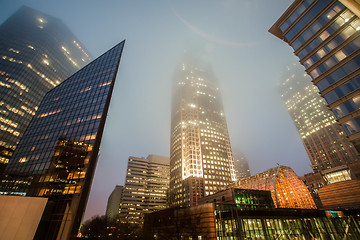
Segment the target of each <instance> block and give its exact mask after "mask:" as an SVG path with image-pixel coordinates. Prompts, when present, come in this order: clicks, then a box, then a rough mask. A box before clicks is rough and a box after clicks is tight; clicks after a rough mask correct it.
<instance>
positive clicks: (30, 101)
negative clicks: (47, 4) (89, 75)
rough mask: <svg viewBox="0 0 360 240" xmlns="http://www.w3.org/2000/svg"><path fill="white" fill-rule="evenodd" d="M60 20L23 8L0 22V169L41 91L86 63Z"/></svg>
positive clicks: (81, 49)
mask: <svg viewBox="0 0 360 240" xmlns="http://www.w3.org/2000/svg"><path fill="white" fill-rule="evenodd" d="M90 60H91V58H90V56H89V54H88V53H87V50H86V49H85V48H84V47H83V46H82V44H81V43H80V41H79V40H78V39H77V38H76V37H75V36H74V35H73V34H72V33H71V31H70V30H69V29H68V28H67V27H66V26H65V25H64V24H63V23H62V22H61V21H60V20H59V19H56V18H54V17H51V16H48V15H46V14H44V13H41V12H39V11H36V10H34V9H31V8H28V7H22V8H20V9H19V10H18V11H17V12H16V13H14V14H13V15H12V16H11V17H10V18H9V19H8V20H6V21H5V22H4V23H3V24H2V25H1V26H0V172H1V165H3V166H5V165H6V163H7V162H8V161H9V159H10V157H11V155H12V154H13V151H14V150H15V148H16V146H17V144H18V143H19V141H20V139H21V137H22V136H23V134H24V132H25V130H26V128H27V126H28V124H29V123H30V121H31V119H32V118H33V116H34V115H35V112H36V110H37V109H38V107H39V104H40V102H41V100H42V98H43V97H44V95H45V93H47V92H48V91H49V90H51V89H52V88H54V87H55V86H57V85H58V84H60V83H61V82H62V81H63V80H65V79H66V78H68V77H69V76H70V75H72V74H73V73H75V72H76V71H78V70H79V69H80V68H81V67H83V66H85V65H86V64H88V63H89V62H90Z"/></svg>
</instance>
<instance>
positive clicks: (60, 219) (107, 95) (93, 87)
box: [2, 41, 125, 239]
mask: <svg viewBox="0 0 360 240" xmlns="http://www.w3.org/2000/svg"><path fill="white" fill-rule="evenodd" d="M124 43H125V42H124V41H123V42H121V43H119V44H118V45H116V46H115V47H113V48H112V49H110V50H109V51H107V52H106V53H104V54H103V55H101V56H100V57H98V58H97V59H96V60H94V61H93V62H91V63H90V64H88V65H87V66H85V67H84V68H82V69H81V70H80V71H78V72H77V73H75V74H74V75H72V76H71V77H70V78H68V79H67V80H65V81H63V82H62V83H61V84H60V85H59V86H57V87H56V88H54V89H52V90H51V91H50V92H48V93H47V94H46V95H45V97H44V98H43V100H42V103H41V104H40V107H39V110H38V111H37V112H36V114H35V116H34V118H33V120H32V121H31V123H30V125H29V127H28V129H27V130H26V132H25V134H24V136H23V138H22V139H21V141H20V143H19V145H18V147H17V148H16V150H15V152H14V155H13V157H12V158H11V160H10V162H9V164H8V166H7V168H6V170H5V173H6V177H5V178H4V179H3V182H2V188H3V189H4V190H3V191H4V192H6V193H7V194H18V195H25V196H34V197H35V196H36V197H46V198H48V204H47V210H45V212H46V214H44V216H43V219H42V221H41V224H40V226H39V227H38V230H37V232H36V235H35V238H36V239H69V238H70V237H74V236H76V234H77V231H78V227H79V225H80V221H81V219H82V215H83V212H84V209H85V205H86V202H87V198H88V195H89V191H90V186H91V182H92V178H93V175H94V172H95V167H96V163H97V158H98V153H99V147H100V142H101V138H102V133H103V129H104V125H105V120H106V116H107V112H108V108H109V104H110V99H111V95H112V90H113V88H114V83H115V77H116V73H117V70H118V67H119V63H120V57H121V53H122V50H123V46H124Z"/></svg>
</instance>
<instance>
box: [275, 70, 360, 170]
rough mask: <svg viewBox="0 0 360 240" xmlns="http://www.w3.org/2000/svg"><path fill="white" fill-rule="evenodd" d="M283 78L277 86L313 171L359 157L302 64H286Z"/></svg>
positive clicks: (343, 163) (348, 161) (329, 167)
mask: <svg viewBox="0 0 360 240" xmlns="http://www.w3.org/2000/svg"><path fill="white" fill-rule="evenodd" d="M284 78H285V80H284V81H283V82H282V84H281V85H280V87H279V90H280V94H281V99H282V100H283V102H284V104H285V106H286V108H287V110H288V112H289V114H290V116H291V118H292V120H293V121H294V124H295V127H296V129H297V130H298V132H299V135H300V138H301V141H302V142H303V144H304V147H305V149H306V152H307V154H308V156H309V159H310V162H311V168H312V169H313V171H314V172H319V171H324V170H328V169H331V168H335V167H338V166H342V165H345V164H350V163H352V162H354V161H358V160H359V158H358V156H357V153H356V150H355V148H354V146H353V145H352V144H351V143H350V142H349V140H348V139H347V138H346V134H345V133H344V131H343V130H342V128H341V127H340V126H339V125H338V124H337V123H336V119H335V116H334V114H333V113H332V112H331V111H330V110H329V109H328V107H327V103H326V101H325V100H324V99H323V98H322V97H321V96H320V95H319V90H318V89H317V87H316V86H314V85H313V84H312V82H311V78H310V77H309V76H308V75H307V74H306V73H304V70H303V69H301V66H297V65H296V64H293V65H291V66H288V67H287V70H286V71H285V76H284Z"/></svg>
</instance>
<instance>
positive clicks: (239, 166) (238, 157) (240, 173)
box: [233, 150, 251, 180]
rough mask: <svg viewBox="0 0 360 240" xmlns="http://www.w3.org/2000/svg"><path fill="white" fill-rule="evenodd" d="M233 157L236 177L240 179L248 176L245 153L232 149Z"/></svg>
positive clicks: (248, 170)
mask: <svg viewBox="0 0 360 240" xmlns="http://www.w3.org/2000/svg"><path fill="white" fill-rule="evenodd" d="M233 159H234V170H235V175H236V179H238V180H240V179H243V178H248V177H250V176H251V174H250V169H249V162H248V160H247V159H246V157H245V155H244V154H242V153H240V152H238V151H234V150H233Z"/></svg>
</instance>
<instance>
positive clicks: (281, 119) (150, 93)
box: [0, 0, 311, 219]
mask: <svg viewBox="0 0 360 240" xmlns="http://www.w3.org/2000/svg"><path fill="white" fill-rule="evenodd" d="M291 2H292V1H285V0H278V1H274V2H271V3H269V2H267V1H243V2H241V3H237V2H235V1H230V0H229V1H224V2H222V3H217V2H210V3H208V4H206V5H205V6H204V4H203V3H204V2H201V1H200V2H197V3H190V2H184V3H182V4H179V3H176V2H175V1H161V4H159V6H156V7H155V6H153V5H152V4H150V3H147V2H142V4H140V5H139V4H137V3H124V4H123V5H122V4H120V3H118V2H117V1H110V2H109V3H108V4H106V5H103V4H100V3H96V2H91V4H88V5H89V6H87V7H85V8H84V2H81V1H79V2H76V3H71V6H72V7H71V8H70V7H69V6H68V4H70V2H66V1H65V2H62V3H47V2H45V1H20V0H19V1H4V2H3V3H2V8H1V9H0V11H1V13H2V15H1V17H0V20H1V21H4V20H5V19H6V18H7V17H8V16H9V15H11V14H12V13H13V12H14V11H16V10H17V8H18V7H20V6H21V5H22V4H26V5H28V6H30V7H33V8H35V9H37V10H40V11H43V12H46V13H47V14H49V15H53V16H55V17H57V18H59V19H61V20H62V21H64V23H65V24H66V25H68V26H69V28H70V29H71V30H72V32H73V33H74V34H75V35H77V37H78V38H79V40H80V41H81V42H83V44H84V45H85V46H86V47H87V49H88V50H89V51H90V53H91V54H92V55H93V56H94V57H96V56H98V55H99V54H100V53H101V52H103V51H104V50H105V49H107V48H109V47H110V46H112V45H114V44H115V43H116V42H117V41H119V40H122V39H123V38H126V39H127V48H126V49H125V51H124V55H123V60H124V59H125V60H124V61H123V62H122V69H121V70H120V71H119V77H121V78H122V79H125V80H124V81H123V82H122V84H121V86H120V84H119V85H118V86H115V89H114V96H113V103H112V104H111V106H110V110H109V116H108V122H107V125H106V128H105V132H104V138H103V145H102V148H101V155H100V158H99V165H98V168H97V173H96V175H95V179H94V185H93V192H92V193H91V196H90V199H89V206H88V207H89V209H88V210H89V212H88V213H87V215H86V216H85V219H86V218H89V217H91V216H93V215H95V214H104V212H105V208H106V197H104V196H109V194H110V193H111V191H112V190H113V187H114V186H115V185H116V184H123V183H124V179H125V171H126V167H125V166H126V161H127V157H128V156H130V155H135V156H139V157H140V156H147V154H148V153H149V152H152V153H155V154H159V155H165V156H166V155H169V148H170V147H169V139H170V136H169V129H170V116H169V113H170V104H169V99H170V93H169V92H167V91H166V89H170V86H171V84H170V83H171V79H172V75H173V69H174V68H175V66H176V65H178V61H179V59H180V56H181V55H182V53H183V51H184V49H185V48H187V49H189V48H192V46H194V47H193V48H200V50H201V51H205V52H206V53H208V56H209V60H210V61H211V62H212V65H213V66H214V72H216V77H217V78H219V79H221V82H220V83H219V84H220V88H221V89H222V93H223V101H224V106H225V109H224V111H225V114H226V116H227V120H228V128H229V135H230V141H231V144H232V147H234V148H235V149H239V150H240V151H241V152H244V154H245V156H246V158H247V159H248V161H249V165H250V169H251V172H252V173H253V174H256V173H259V172H262V171H264V170H266V169H269V168H271V167H274V166H275V165H276V163H280V164H282V165H288V166H291V167H292V168H293V169H294V170H295V172H296V173H297V174H298V175H302V174H304V173H307V172H310V171H311V168H310V167H309V159H308V158H307V155H306V152H305V150H304V148H303V146H302V144H301V141H300V139H299V137H298V135H297V132H296V129H295V127H294V126H293V123H292V122H291V119H290V117H289V116H288V114H287V112H286V110H285V108H284V107H283V105H282V103H281V99H280V97H279V94H278V92H277V85H278V84H279V81H280V80H281V73H280V72H281V71H282V70H283V69H284V66H285V65H286V63H287V62H289V61H288V59H294V57H293V54H292V53H291V51H289V47H287V46H285V45H284V44H283V43H281V41H279V40H278V39H276V38H275V37H274V36H272V35H271V34H269V33H268V32H267V30H268V29H269V28H270V26H271V24H273V23H274V22H275V21H276V19H277V18H278V16H280V14H281V13H282V12H283V11H284V10H285V9H286V8H287V7H288V6H289V5H290V4H291ZM274 6H276V7H274ZM84 10H85V11H84ZM84 12H86V14H85V13H84ZM103 12H104V13H105V12H106V15H104V14H102V13H103ZM254 12H257V13H259V16H260V17H259V18H256V19H253V18H252V17H253V14H251V13H254ZM94 15H99V16H100V17H98V18H93V17H91V16H94ZM79 16H81V18H79ZM214 16H219V17H217V18H213V17H214ZM219 19H220V21H219ZM248 19H252V22H251V23H252V24H251V25H249V24H247V23H248V21H247V20H248ZM113 22H116V23H118V26H116V27H115V28H113V27H112V28H104V27H103V26H105V25H107V24H108V25H111V24H112V23H113ZM87 26H89V27H87ZM90 26H91V27H90ZM259 39H260V40H259ZM154 58H155V59H154ZM259 67H261V69H262V70H261V71H257V70H256V69H257V68H259ZM254 93H256V94H255V95H254ZM130 99H131V100H132V101H131V104H130V101H127V100H130ZM125 115H126V116H130V117H124V116H125ZM128 119H129V120H130V121H129V120H128ZM134 133H136V134H134ZM119 136H123V138H119ZM139 136H141V137H139ZM154 137H156V140H154V139H153V138H154ZM274 137H276V139H277V141H273V138H274ZM282 139H283V140H282ZM109 173H110V174H109ZM108 175H111V176H116V177H112V178H111V179H109V178H107V177H106V176H108ZM110 183H112V184H110ZM106 185H108V186H106Z"/></svg>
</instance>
